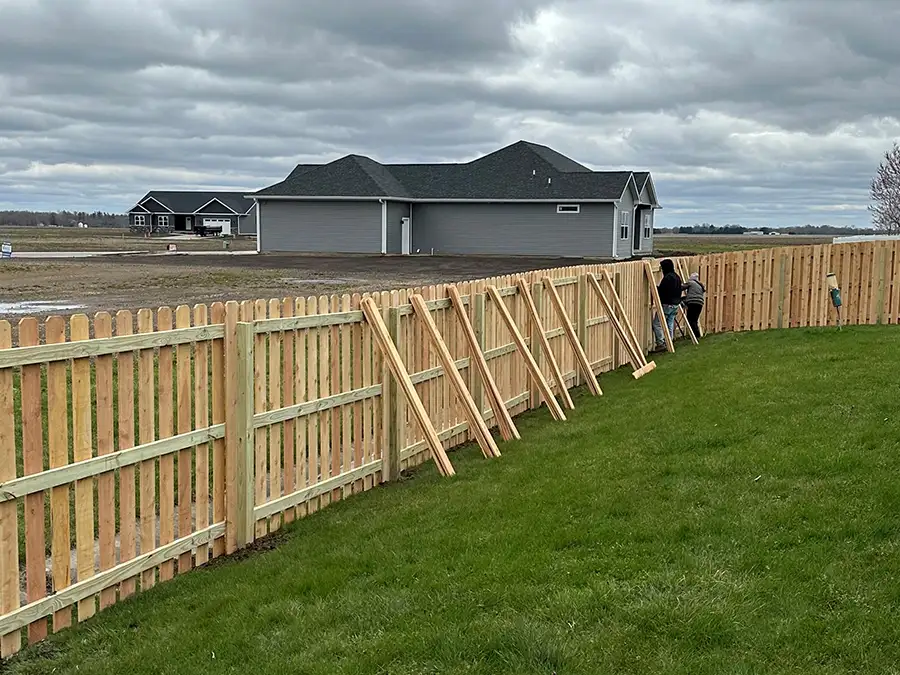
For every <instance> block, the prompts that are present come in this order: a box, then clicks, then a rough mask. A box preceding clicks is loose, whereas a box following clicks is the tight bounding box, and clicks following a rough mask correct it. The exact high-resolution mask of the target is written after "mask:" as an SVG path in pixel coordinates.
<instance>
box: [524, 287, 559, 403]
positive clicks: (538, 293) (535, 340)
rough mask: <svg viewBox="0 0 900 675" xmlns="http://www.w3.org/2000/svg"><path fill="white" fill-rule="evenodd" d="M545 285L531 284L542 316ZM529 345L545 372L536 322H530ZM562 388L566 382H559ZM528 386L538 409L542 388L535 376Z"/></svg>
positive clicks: (530, 379)
mask: <svg viewBox="0 0 900 675" xmlns="http://www.w3.org/2000/svg"><path fill="white" fill-rule="evenodd" d="M543 293H544V286H543V284H539V283H533V284H531V299H532V300H534V306H535V308H537V312H538V316H541V307H542V306H543V304H544V295H543ZM528 338H529V340H528V346H529V347H530V348H531V354H532V356H534V362H535V363H536V364H537V366H538V369H539V370H541V371H542V372H543V370H544V353H543V351H542V350H541V341H540V338H539V337H538V328H537V326H535V325H534V322H533V321H532V322H530V323H529V328H528ZM558 384H559V387H560V390H561V389H562V388H563V387H565V386H566V385H565V383H564V382H559V383H558ZM528 387H529V389H530V390H531V396H530V400H531V408H532V409H535V410H536V409H537V408H540V407H541V400H542V399H541V389H540V387H539V386H538V385H537V383H536V382H535V381H534V378H529V380H528Z"/></svg>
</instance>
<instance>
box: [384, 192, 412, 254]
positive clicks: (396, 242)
mask: <svg viewBox="0 0 900 675" xmlns="http://www.w3.org/2000/svg"><path fill="white" fill-rule="evenodd" d="M409 207H410V205H409V203H407V202H388V205H387V252H388V253H403V228H402V223H401V219H402V218H409Z"/></svg>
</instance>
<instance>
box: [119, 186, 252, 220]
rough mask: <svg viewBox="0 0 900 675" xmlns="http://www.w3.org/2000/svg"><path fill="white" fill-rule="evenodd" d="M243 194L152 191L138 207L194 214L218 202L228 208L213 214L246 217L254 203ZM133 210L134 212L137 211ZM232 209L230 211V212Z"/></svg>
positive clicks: (160, 211) (156, 210) (153, 210)
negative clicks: (213, 202) (212, 202)
mask: <svg viewBox="0 0 900 675" xmlns="http://www.w3.org/2000/svg"><path fill="white" fill-rule="evenodd" d="M244 194H245V193H243V192H208V191H193V190H190V191H182V190H151V191H150V192H148V193H147V194H146V195H144V197H143V198H142V199H141V201H140V202H139V203H138V206H140V205H144V206H145V207H147V209H148V210H149V211H151V212H153V213H183V214H188V215H189V214H193V213H195V212H196V211H197V210H198V209H200V208H204V207H205V206H206V205H207V204H209V203H210V202H211V201H213V200H216V201H218V202H219V203H220V204H223V205H225V206H226V207H227V209H225V210H221V207H219V208H220V210H219V211H213V213H232V212H233V213H237V214H239V215H244V214H245V213H247V212H249V211H250V209H251V208H253V201H252V200H251V199H247V198H246V197H245V196H244ZM136 208H137V207H135V209H132V211H134V210H136ZM229 209H230V210H229Z"/></svg>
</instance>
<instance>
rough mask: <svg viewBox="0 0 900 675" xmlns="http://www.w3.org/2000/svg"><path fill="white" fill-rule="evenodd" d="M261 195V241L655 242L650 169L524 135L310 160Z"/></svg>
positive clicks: (480, 248) (310, 244) (304, 247)
mask: <svg viewBox="0 0 900 675" xmlns="http://www.w3.org/2000/svg"><path fill="white" fill-rule="evenodd" d="M248 197H249V198H251V199H253V200H254V201H255V202H256V208H257V224H258V227H259V231H258V234H257V250H259V251H261V252H271V251H298V252H333V253H370V254H373V253H374V254H377V253H399V254H409V253H428V254H431V253H435V254H488V255H491V254H493V255H497V254H505V255H541V256H576V257H581V256H584V257H595V256H596V257H603V258H628V257H631V256H632V255H634V254H637V253H649V252H651V251H652V250H653V219H654V212H655V211H656V209H658V208H660V205H659V201H658V199H657V196H656V190H655V188H654V186H653V180H652V178H651V177H650V174H649V173H648V172H642V173H636V172H632V171H593V170H591V169H589V168H588V167H586V166H583V165H582V164H579V163H578V162H575V161H574V160H572V159H569V158H568V157H566V156H565V155H562V154H560V153H558V152H556V151H555V150H552V149H551V148H548V147H546V146H543V145H537V144H535V143H528V142H525V141H519V142H518V143H514V144H512V145H509V146H507V147H505V148H501V149H500V150H497V151H495V152H492V153H490V154H488V155H485V156H483V157H480V158H479V159H476V160H474V161H471V162H466V163H462V164H380V163H378V162H376V161H374V160H372V159H370V158H368V157H362V156H359V155H347V156H346V157H342V158H341V159H337V160H335V161H333V162H330V163H328V164H301V165H299V166H297V167H296V168H295V169H294V170H293V171H292V172H291V173H290V175H289V176H288V177H287V178H285V179H284V180H283V181H281V182H280V183H277V184H275V185H272V186H270V187H267V188H264V189H262V190H260V191H258V192H255V193H253V194H251V195H248Z"/></svg>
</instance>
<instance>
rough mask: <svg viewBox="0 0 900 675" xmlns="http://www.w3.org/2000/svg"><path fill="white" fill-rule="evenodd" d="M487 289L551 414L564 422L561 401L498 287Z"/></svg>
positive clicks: (564, 416) (564, 415)
mask: <svg viewBox="0 0 900 675" xmlns="http://www.w3.org/2000/svg"><path fill="white" fill-rule="evenodd" d="M487 291H488V294H489V295H490V296H491V300H492V301H493V304H494V307H495V308H496V310H497V312H498V313H499V314H500V318H501V319H502V320H503V322H504V323H505V324H506V327H507V328H508V329H509V332H510V334H511V335H512V338H513V343H514V344H515V345H516V349H517V350H518V352H519V354H520V355H521V356H522V358H523V359H525V365H526V367H527V368H528V371H529V373H530V374H531V377H532V378H534V380H535V382H536V383H537V385H538V388H539V389H540V391H541V394H542V395H543V397H544V399H545V400H546V402H547V407H548V408H550V414H551V415H553V418H554V419H556V420H558V421H560V422H564V421H565V420H566V414H565V413H564V412H563V410H562V408H561V407H560V405H559V402H558V401H557V400H556V397H554V396H553V392H552V391H551V389H550V385H549V384H548V383H547V379H546V378H545V377H544V374H543V373H542V372H541V369H540V368H539V367H538V365H537V363H536V362H535V360H534V356H533V355H532V354H531V352H530V351H529V350H528V345H526V344H525V338H523V337H522V334H521V333H520V332H519V328H518V326H516V322H515V321H514V320H513V318H512V315H511V314H510V313H509V309H507V307H506V304H505V303H504V302H503V298H501V297H500V292H499V291H498V290H497V287H496V286H493V285H491V286H488V287H487Z"/></svg>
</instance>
